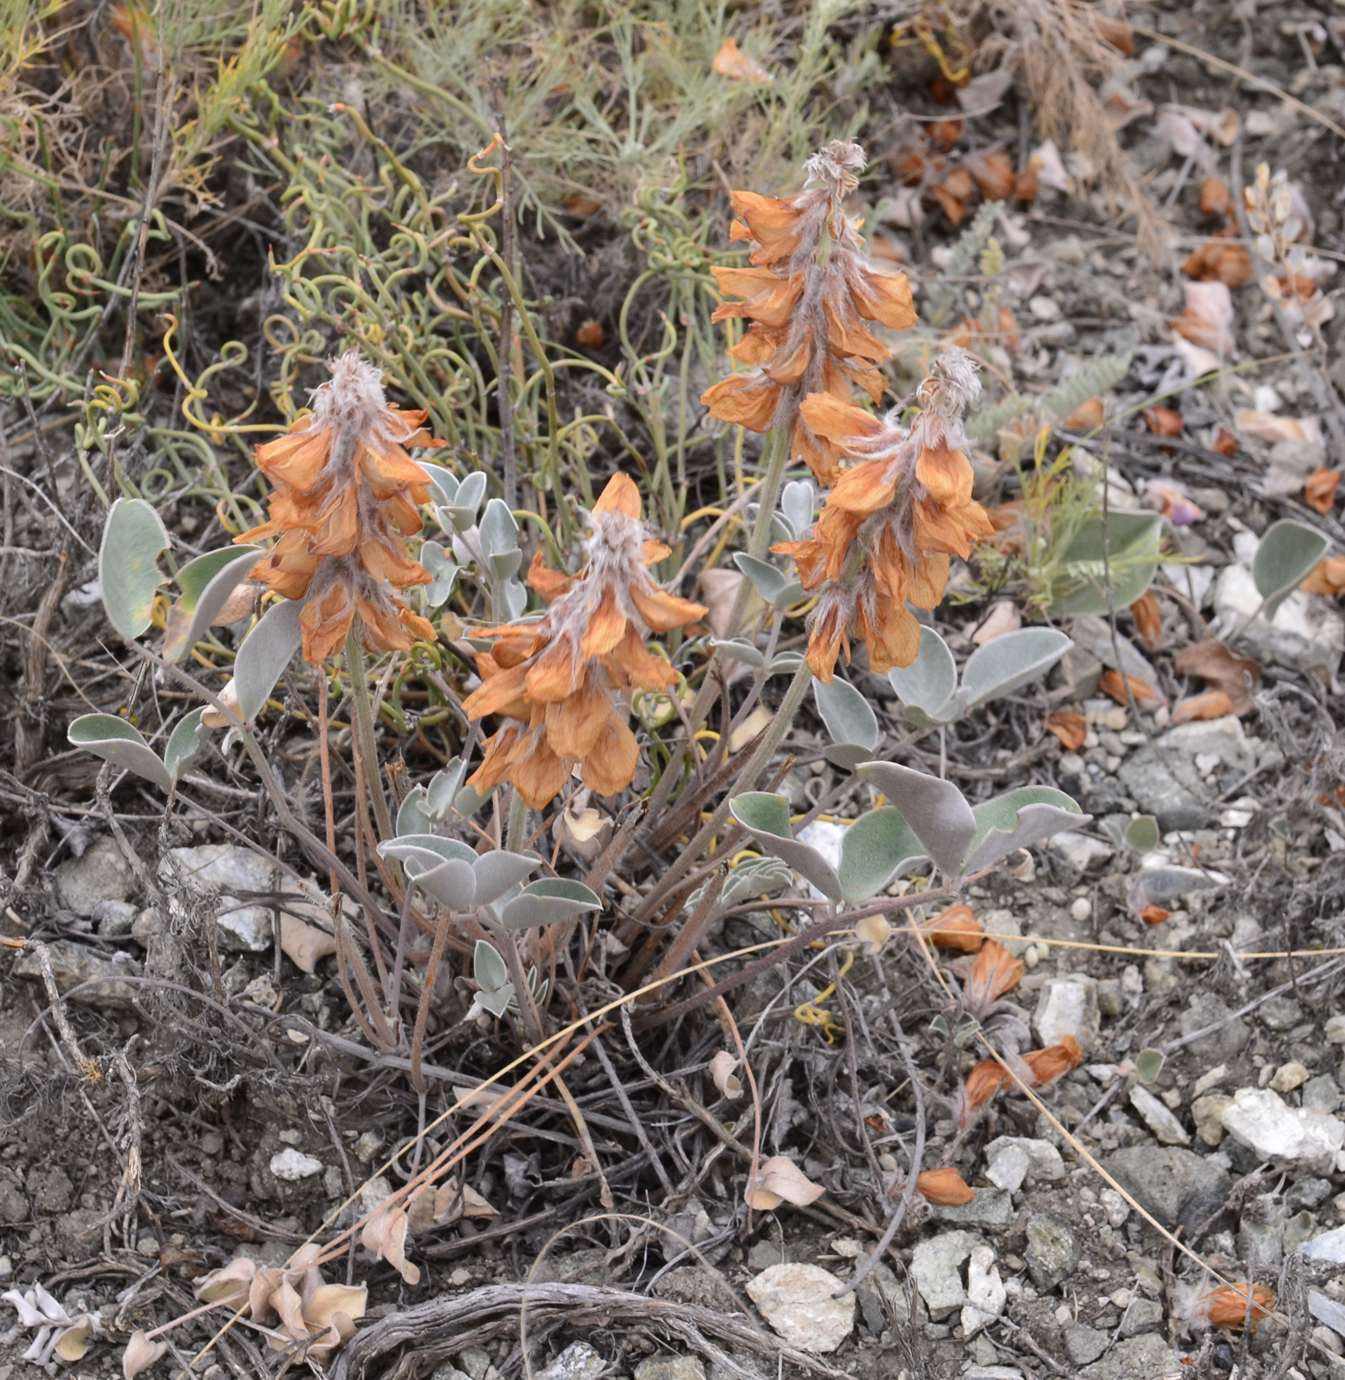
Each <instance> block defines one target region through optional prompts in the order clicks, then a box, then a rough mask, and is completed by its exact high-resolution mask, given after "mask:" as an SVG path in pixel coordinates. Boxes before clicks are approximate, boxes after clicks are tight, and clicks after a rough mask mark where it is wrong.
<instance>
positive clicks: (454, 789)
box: [397, 757, 480, 834]
mask: <svg viewBox="0 0 1345 1380" xmlns="http://www.w3.org/2000/svg"><path fill="white" fill-rule="evenodd" d="M466 775H467V763H466V762H465V761H464V760H463V759H462V758H461V757H453V758H451V759H450V760H449V762H448V765H447V766H445V767H442V768H441V769H440V770H439V771H437V772H435V774H434V775H433V776H432V777H431V778H430V785H429V790H428V799H427V800H426V805H425V808H426V810H427V811H428V813H429V815H430V817H431V818H432V819H436V820H444V819H447V818H448V816H449V814H450V812H451V811H452V810H453V809H454V808H455V806H456V805H457V801H458V797H459V795H461V794H462V790H463V785H462V781H463V777H465V776H466ZM469 789H470V788H469ZM471 794H472V797H473V798H474V799H475V800H476V801H477V803H479V802H480V797H479V796H478V795H477V794H476V792H475V791H474V790H473V791H472V792H471ZM397 832H398V833H399V834H400V833H402V832H403V830H401V829H400V828H399V829H398V830H397Z"/></svg>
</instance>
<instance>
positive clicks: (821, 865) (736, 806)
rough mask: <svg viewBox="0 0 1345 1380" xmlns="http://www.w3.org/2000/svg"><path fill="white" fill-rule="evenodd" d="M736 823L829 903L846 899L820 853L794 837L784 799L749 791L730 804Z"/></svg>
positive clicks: (839, 884) (836, 878) (828, 864)
mask: <svg viewBox="0 0 1345 1380" xmlns="http://www.w3.org/2000/svg"><path fill="white" fill-rule="evenodd" d="M729 810H730V812H731V813H732V815H733V817H734V819H736V820H737V821H738V823H739V824H741V825H742V826H743V828H744V829H746V830H747V832H748V833H749V834H751V835H752V837H753V838H754V839H756V840H757V842H758V843H760V844H761V846H762V847H763V848H764V849H765V850H766V851H767V852H768V853H770V854H772V856H774V857H777V858H782V859H783V860H784V861H785V862H787V863H788V864H789V865H790V867H792V868H793V869H794V871H795V872H797V873H798V874H799V876H801V877H803V878H804V879H805V880H807V881H809V882H811V883H812V884H813V885H814V886H815V887H816V888H817V889H818V890H819V891H820V892H821V893H822V894H823V895H824V896H825V897H827V899H828V900H831V901H839V900H840V899H841V897H842V891H841V881H840V878H839V877H838V876H837V875H836V869H835V868H834V867H832V865H831V864H830V863H829V862H828V861H827V860H826V859H825V858H824V857H823V856H822V854H821V853H819V852H818V851H817V849H816V848H811V847H809V846H808V844H806V843H801V842H800V841H799V840H798V839H796V838H795V837H794V831H793V830H792V829H791V827H790V824H789V805H788V803H787V802H786V800H785V798H784V796H782V795H771V794H769V793H768V792H766V791H748V792H747V793H746V794H744V795H738V796H734V798H733V799H732V800H730V801H729Z"/></svg>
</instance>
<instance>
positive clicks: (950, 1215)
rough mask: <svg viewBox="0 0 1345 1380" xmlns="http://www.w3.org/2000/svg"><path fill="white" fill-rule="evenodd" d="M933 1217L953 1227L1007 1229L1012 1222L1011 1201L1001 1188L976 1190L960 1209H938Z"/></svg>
mask: <svg viewBox="0 0 1345 1380" xmlns="http://www.w3.org/2000/svg"><path fill="white" fill-rule="evenodd" d="M934 1216H935V1217H937V1218H938V1219H939V1221H941V1222H947V1223H949V1224H950V1225H952V1226H955V1227H1007V1226H1008V1225H1009V1223H1010V1222H1012V1221H1013V1199H1012V1198H1010V1196H1009V1195H1008V1194H1007V1193H1005V1192H1004V1190H1003V1189H1001V1188H978V1189H977V1190H976V1196H975V1197H974V1198H973V1199H972V1200H971V1202H969V1203H963V1204H962V1206H961V1207H938V1208H935V1209H934Z"/></svg>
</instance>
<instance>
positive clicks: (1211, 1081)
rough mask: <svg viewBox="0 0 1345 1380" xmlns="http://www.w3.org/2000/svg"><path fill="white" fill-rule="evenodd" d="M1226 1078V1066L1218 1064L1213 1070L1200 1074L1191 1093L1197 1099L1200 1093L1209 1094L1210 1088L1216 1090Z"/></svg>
mask: <svg viewBox="0 0 1345 1380" xmlns="http://www.w3.org/2000/svg"><path fill="white" fill-rule="evenodd" d="M1227 1077H1228V1065H1227V1064H1219V1065H1217V1066H1216V1067H1215V1068H1212V1069H1210V1070H1209V1072H1208V1073H1202V1074H1201V1075H1200V1077H1199V1078H1197V1079H1196V1085H1195V1087H1194V1088H1193V1089H1192V1090H1191V1091H1192V1092H1193V1093H1194V1095H1195V1096H1196V1097H1199V1096H1201V1094H1202V1093H1207V1092H1209V1090H1210V1089H1211V1088H1217V1087H1218V1086H1219V1084H1220V1083H1221V1082H1223V1080H1224V1079H1225V1078H1227Z"/></svg>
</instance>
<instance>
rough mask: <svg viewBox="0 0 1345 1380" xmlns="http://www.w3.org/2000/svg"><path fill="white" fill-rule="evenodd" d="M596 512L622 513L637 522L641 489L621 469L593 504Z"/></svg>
mask: <svg viewBox="0 0 1345 1380" xmlns="http://www.w3.org/2000/svg"><path fill="white" fill-rule="evenodd" d="M593 511H594V512H595V513H622V514H623V515H624V516H626V517H628V518H634V519H635V520H636V521H637V522H638V521H639V518H640V511H641V509H640V491H639V489H637V488H636V487H635V481H634V480H633V479H632V478H631V477H630V475H628V474H622V473H620V472H619V471H618V472H617V473H616V474H614V475H613V476H612V477H611V478H610V479H609V480H608V481H607V485H606V487H605V488H604V489H603V491H602V494H601V495H600V497H599V498H598V501H597V502H596V503H595V504H594V505H593Z"/></svg>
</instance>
